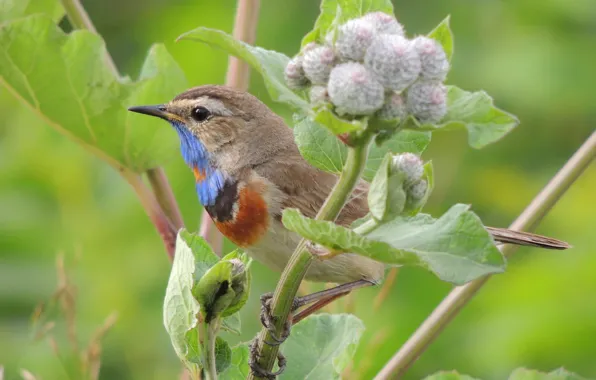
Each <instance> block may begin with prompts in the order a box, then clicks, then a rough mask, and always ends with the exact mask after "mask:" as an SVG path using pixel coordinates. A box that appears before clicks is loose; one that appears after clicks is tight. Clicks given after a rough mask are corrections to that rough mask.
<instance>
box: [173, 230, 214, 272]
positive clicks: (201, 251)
mask: <svg viewBox="0 0 596 380" xmlns="http://www.w3.org/2000/svg"><path fill="white" fill-rule="evenodd" d="M178 237H179V238H182V240H183V241H184V243H185V244H186V245H187V246H188V247H189V248H190V250H191V252H192V253H193V255H194V256H193V257H194V266H195V270H194V276H193V280H194V281H193V282H194V283H196V282H197V281H199V280H200V279H201V278H202V277H203V276H204V275H205V273H206V272H207V271H208V270H209V268H211V267H212V266H214V265H215V264H217V263H218V262H219V257H217V255H216V254H215V253H214V252H213V250H212V249H211V246H210V245H209V243H207V241H205V239H203V238H202V237H200V236H199V235H195V234H192V233H190V232H188V231H187V230H185V229H182V230H180V232H179V233H178ZM176 248H178V243H176Z"/></svg>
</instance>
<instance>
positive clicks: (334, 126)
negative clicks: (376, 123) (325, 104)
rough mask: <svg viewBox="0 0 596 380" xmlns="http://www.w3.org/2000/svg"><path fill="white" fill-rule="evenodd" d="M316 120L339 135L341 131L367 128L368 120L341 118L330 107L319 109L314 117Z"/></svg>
mask: <svg viewBox="0 0 596 380" xmlns="http://www.w3.org/2000/svg"><path fill="white" fill-rule="evenodd" d="M314 119H315V121H316V122H317V123H319V124H320V125H323V126H324V127H325V128H327V129H329V130H330V131H331V133H333V134H335V135H339V134H340V133H346V132H354V131H361V130H364V128H366V122H362V121H358V120H353V121H351V122H350V121H347V120H344V119H340V118H339V117H337V115H335V114H334V113H333V111H331V110H330V109H329V108H323V109H321V110H319V111H318V112H317V113H316V114H315V117H314Z"/></svg>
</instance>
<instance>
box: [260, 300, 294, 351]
mask: <svg viewBox="0 0 596 380" xmlns="http://www.w3.org/2000/svg"><path fill="white" fill-rule="evenodd" d="M271 298H273V294H272V293H265V294H263V295H262V296H261V315H260V318H261V324H262V325H263V326H264V327H265V328H266V329H267V331H269V335H270V336H271V339H273V340H274V341H273V342H269V341H265V343H266V344H268V345H270V346H279V345H280V344H282V343H283V342H285V340H286V339H288V337H289V336H290V330H291V328H292V321H291V319H290V318H289V319H288V320H287V321H286V323H285V324H284V327H283V330H282V332H281V336H278V335H277V331H276V329H275V323H274V321H273V316H272V315H271Z"/></svg>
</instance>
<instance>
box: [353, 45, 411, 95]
mask: <svg viewBox="0 0 596 380" xmlns="http://www.w3.org/2000/svg"><path fill="white" fill-rule="evenodd" d="M364 64H365V65H366V67H367V68H368V69H369V70H370V71H371V72H372V73H373V74H374V75H375V76H376V77H377V78H378V80H379V82H381V84H382V85H383V86H385V88H388V89H391V90H394V91H402V90H403V89H405V88H406V87H408V86H409V85H410V84H412V83H413V82H414V81H415V80H416V78H418V75H419V74H420V58H419V57H418V53H417V52H416V49H414V46H413V45H412V43H411V42H410V41H408V40H406V39H405V38H403V37H400V36H395V35H389V34H381V35H378V36H376V37H375V39H374V41H373V43H372V45H371V46H370V47H369V48H368V50H367V51H366V56H365V57H364Z"/></svg>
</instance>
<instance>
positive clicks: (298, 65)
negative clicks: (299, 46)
mask: <svg viewBox="0 0 596 380" xmlns="http://www.w3.org/2000/svg"><path fill="white" fill-rule="evenodd" d="M302 61H303V60H302V56H296V57H294V58H292V59H291V60H290V62H288V64H287V65H286V68H285V70H284V77H285V79H286V83H287V85H288V87H290V88H292V89H294V90H299V89H301V88H304V87H305V86H307V85H308V78H307V77H306V75H305V74H304V69H303V67H302Z"/></svg>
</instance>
